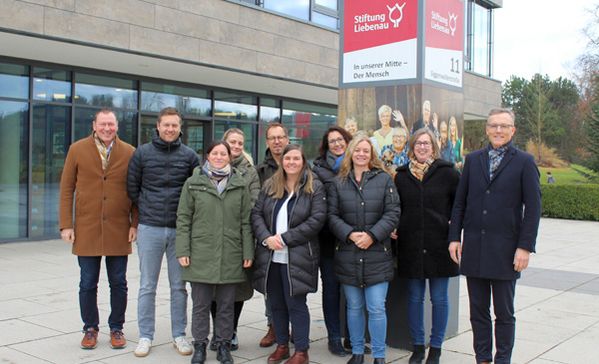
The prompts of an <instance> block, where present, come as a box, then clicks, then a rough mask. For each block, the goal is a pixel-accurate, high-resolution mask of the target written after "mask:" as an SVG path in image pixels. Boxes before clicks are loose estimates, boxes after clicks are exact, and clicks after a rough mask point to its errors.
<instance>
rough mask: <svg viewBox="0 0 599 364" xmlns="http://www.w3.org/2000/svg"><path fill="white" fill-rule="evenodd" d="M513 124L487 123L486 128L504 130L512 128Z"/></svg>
mask: <svg viewBox="0 0 599 364" xmlns="http://www.w3.org/2000/svg"><path fill="white" fill-rule="evenodd" d="M513 126H514V124H487V128H489V129H495V130H506V129H509V128H512V127H513Z"/></svg>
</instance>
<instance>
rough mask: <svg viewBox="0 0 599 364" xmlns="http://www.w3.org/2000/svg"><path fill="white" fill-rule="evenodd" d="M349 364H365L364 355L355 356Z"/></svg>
mask: <svg viewBox="0 0 599 364" xmlns="http://www.w3.org/2000/svg"><path fill="white" fill-rule="evenodd" d="M347 364H364V354H354V355H352V356H351V359H349V361H348V362H347Z"/></svg>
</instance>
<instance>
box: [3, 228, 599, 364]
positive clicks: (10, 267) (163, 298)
mask: <svg viewBox="0 0 599 364" xmlns="http://www.w3.org/2000/svg"><path fill="white" fill-rule="evenodd" d="M539 235H540V236H539V240H538V243H537V250H538V252H537V255H534V256H532V259H531V266H530V268H529V269H528V270H526V271H525V272H524V273H523V278H522V279H521V280H520V281H519V283H518V286H517V288H516V311H517V313H516V316H517V332H516V347H515V350H514V355H513V363H519V364H523V363H534V364H555V363H599V223H596V222H581V221H569V220H556V219H542V220H541V229H540V233H539ZM78 277H79V272H78V266H77V261H76V259H75V257H74V256H72V255H71V254H70V248H69V246H68V245H67V244H65V243H63V242H62V241H59V240H50V241H40V242H18V243H7V244H0V363H28V364H29V363H31V364H36V363H61V364H62V363H97V364H98V363H106V364H109V363H140V364H142V363H143V364H150V363H160V364H167V363H168V364H176V363H189V360H190V357H189V356H187V357H184V356H181V355H179V354H177V352H176V351H175V349H174V348H173V346H172V344H171V337H170V336H171V335H170V320H169V291H168V281H167V278H166V267H164V266H163V270H162V273H161V278H160V284H159V288H158V296H157V319H156V326H157V327H156V337H155V340H154V346H153V347H152V351H151V352H150V355H149V356H148V357H146V358H136V357H134V356H133V350H134V349H135V345H136V340H137V335H138V332H137V322H136V311H137V291H138V287H139V271H138V259H137V254H136V253H135V252H134V253H133V254H132V255H131V257H130V260H129V270H128V280H129V306H128V309H127V322H126V324H125V329H124V332H125V335H126V337H127V339H128V340H129V343H128V345H127V347H126V348H125V349H122V350H113V349H111V348H110V346H109V343H108V341H109V336H108V335H107V331H108V329H107V326H106V319H107V316H108V313H109V303H108V299H109V294H108V287H107V282H106V277H105V275H104V276H103V277H102V280H101V282H100V287H99V291H100V292H99V305H100V320H101V323H103V325H101V327H100V330H101V331H100V337H99V344H98V347H97V348H96V349H95V350H82V349H80V348H79V342H80V340H81V337H82V334H81V326H82V324H81V322H80V317H79V306H78V298H77V286H78ZM460 287H461V290H460V300H459V304H460V307H459V329H458V333H457V335H456V336H454V337H451V338H448V339H447V340H446V341H445V344H444V347H443V354H442V356H441V359H442V362H443V363H445V364H461V363H474V356H473V351H472V332H471V330H470V323H469V321H468V305H467V303H468V297H467V294H466V290H465V282H464V281H463V279H462V282H461V283H460ZM308 300H309V307H310V313H311V319H312V323H311V330H310V339H311V344H310V345H311V348H310V352H309V354H310V360H311V362H313V363H323V364H324V363H327V364H341V363H345V362H346V361H347V358H337V357H334V356H332V355H330V354H329V352H328V351H327V349H326V347H327V338H326V329H325V325H324V321H323V319H322V310H321V303H320V294H318V293H317V294H311V295H308ZM189 308H191V301H189ZM263 312H264V308H263V300H262V296H261V295H260V294H258V293H256V294H255V295H254V297H253V298H252V299H251V300H249V301H247V302H246V304H245V306H244V310H243V313H242V316H241V319H240V324H239V326H240V327H239V332H238V333H239V334H238V335H239V341H240V348H239V350H238V351H235V352H233V354H234V358H235V362H236V363H248V364H249V363H266V357H267V356H268V355H269V354H270V352H271V351H272V348H266V349H263V348H259V347H258V344H257V343H258V341H259V339H260V338H261V337H262V336H263V335H264V333H265V330H266V323H265V318H264V314H263ZM188 331H189V330H188ZM409 355H410V353H409V352H408V351H405V350H398V349H392V348H388V351H387V362H393V363H407V362H408V357H409ZM366 362H367V363H369V362H371V359H370V358H367V361H366ZM207 363H209V364H212V363H217V361H216V358H215V353H213V352H209V354H208V361H207Z"/></svg>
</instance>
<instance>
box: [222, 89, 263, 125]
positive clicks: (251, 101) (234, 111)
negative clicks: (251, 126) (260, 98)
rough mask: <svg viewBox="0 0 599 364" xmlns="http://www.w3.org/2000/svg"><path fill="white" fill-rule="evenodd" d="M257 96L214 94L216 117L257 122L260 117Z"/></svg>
mask: <svg viewBox="0 0 599 364" xmlns="http://www.w3.org/2000/svg"><path fill="white" fill-rule="evenodd" d="M257 103H258V102H257V99H256V97H255V96H248V95H237V94H231V93H226V92H215V93H214V117H215V118H219V119H234V120H256V118H257V116H258V106H256V105H257Z"/></svg>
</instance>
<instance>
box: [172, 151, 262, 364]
mask: <svg viewBox="0 0 599 364" xmlns="http://www.w3.org/2000/svg"><path fill="white" fill-rule="evenodd" d="M230 162H231V149H230V147H229V145H228V144H227V143H226V142H225V141H215V142H213V143H212V144H211V145H210V146H209V147H208V149H207V153H206V162H205V163H204V165H203V166H202V167H201V168H197V169H196V170H195V171H194V173H193V175H192V176H191V177H190V178H189V179H188V180H187V181H186V182H185V185H184V186H183V190H182V191H181V198H180V200H179V208H178V210H177V239H176V248H177V258H178V259H179V263H180V264H181V266H182V267H183V268H182V278H183V280H184V281H187V282H190V283H191V297H192V301H193V309H192V322H191V332H192V335H193V338H194V349H195V352H194V355H193V357H192V360H191V362H192V364H194V363H197V364H203V363H204V362H205V360H206V346H207V344H208V334H209V333H210V305H211V302H212V300H213V298H214V300H215V301H216V303H217V312H216V318H215V321H214V326H215V333H216V343H217V357H216V358H217V360H218V361H219V362H221V363H223V364H233V358H232V356H231V352H230V350H231V338H232V336H233V316H234V314H233V312H234V309H233V307H234V303H235V290H236V286H237V284H239V283H241V282H244V281H245V280H246V276H245V272H244V268H249V267H251V266H252V261H253V259H254V243H253V238H252V232H251V227H250V221H249V217H250V210H251V198H250V193H249V189H248V187H247V184H246V182H245V179H244V178H243V177H242V176H241V174H240V173H239V172H238V171H237V170H236V169H234V168H232V167H231V163H230Z"/></svg>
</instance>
